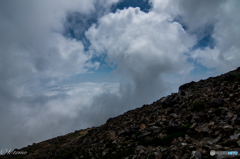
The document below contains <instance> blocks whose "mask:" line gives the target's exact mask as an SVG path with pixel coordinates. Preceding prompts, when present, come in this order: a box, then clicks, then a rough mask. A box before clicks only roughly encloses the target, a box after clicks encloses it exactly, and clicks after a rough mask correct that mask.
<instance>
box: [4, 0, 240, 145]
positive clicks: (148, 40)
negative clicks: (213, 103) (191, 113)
mask: <svg viewBox="0 0 240 159" xmlns="http://www.w3.org/2000/svg"><path fill="white" fill-rule="evenodd" d="M117 2H118V0H111V1H109V0H100V1H99V0H84V1H78V0H72V1H58V0H56V1H55V0H51V1H47V0H46V1H27V0H25V1H9V0H8V1H7V0H3V1H1V2H0V22H1V23H0V75H1V76H0V126H1V127H0V131H1V138H0V143H1V144H0V149H2V148H16V147H18V148H20V147H23V146H27V144H31V143H32V142H39V141H41V140H45V139H48V138H51V137H55V136H57V135H62V134H65V133H68V132H71V131H74V130H79V129H81V128H86V127H90V126H97V125H100V124H103V123H104V122H105V121H106V120H107V119H108V118H109V117H113V116H116V115H119V114H121V113H123V112H125V111H127V110H129V109H133V108H136V107H139V106H142V105H143V104H147V103H151V102H153V101H154V100H157V99H159V98H160V97H162V96H163V95H167V94H169V93H171V92H176V91H177V88H178V86H179V85H180V84H183V83H184V82H189V81H191V80H193V79H194V80H199V79H198V78H201V77H206V73H205V74H200V75H199V76H197V77H196V76H193V75H192V73H193V72H197V70H198V67H197V66H199V65H200V66H201V65H202V66H205V67H206V68H213V69H214V70H215V72H214V73H213V74H211V75H215V74H219V73H223V72H225V71H229V70H231V69H234V68H236V67H238V66H239V62H238V61H240V54H239V51H240V35H239V34H240V31H239V26H240V20H239V18H238V15H239V9H238V6H239V1H237V0H236V1H221V0H216V1H208V0H203V1H199V0H194V1H193V0H180V1H174V0H150V1H149V3H151V6H152V8H151V9H150V10H149V12H147V13H146V12H142V11H141V10H140V9H139V8H132V7H129V8H127V9H124V10H118V11H117V12H115V13H110V11H111V6H112V5H115V4H116V3H117ZM123 2H124V1H123ZM209 27H210V28H212V29H211V31H209V32H208V34H209V36H210V37H211V39H212V40H213V41H214V43H212V44H211V45H213V46H210V45H209V46H208V45H207V46H204V47H200V46H198V43H199V41H200V40H201V39H202V38H203V37H204V36H205V35H204V34H205V32H207V31H206V30H208V28H209ZM206 44H209V42H208V41H207V42H206ZM87 46H89V48H87ZM86 50H87V51H86ZM93 57H94V58H95V60H92V58H93ZM100 57H106V58H105V63H106V64H108V65H109V66H114V67H116V68H117V69H116V70H114V71H113V72H112V74H111V77H112V78H115V79H117V81H118V83H108V82H103V83H99V82H96V83H91V82H84V83H81V82H79V83H77V82H75V84H71V83H70V84H66V83H64V81H67V80H69V79H71V78H72V77H73V76H76V75H79V74H85V73H89V72H92V73H93V74H94V71H98V68H99V67H100V66H101V62H102V59H101V60H97V59H98V58H99V59H100ZM93 61H94V62H93ZM114 67H113V68H114ZM102 75H103V76H104V74H102ZM209 76H210V75H209ZM76 83H77V84H76Z"/></svg>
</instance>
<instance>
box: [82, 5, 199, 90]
mask: <svg viewBox="0 0 240 159" xmlns="http://www.w3.org/2000/svg"><path fill="white" fill-rule="evenodd" d="M86 36H87V38H89V39H90V42H91V44H92V45H91V46H92V49H94V50H95V52H98V53H105V52H106V53H107V59H106V61H107V62H108V63H109V64H116V65H117V66H118V68H117V70H116V71H117V72H118V74H122V75H123V76H124V78H130V79H131V80H133V81H134V83H135V82H137V81H139V82H140V83H141V82H143V81H144V82H147V81H148V82H150V83H151V81H152V80H156V82H157V79H159V77H160V75H161V74H162V73H177V72H181V73H182V74H184V73H188V72H189V71H190V70H191V69H192V68H193V67H192V66H191V64H189V63H187V58H188V57H187V56H186V55H185V53H186V52H188V51H189V50H188V49H189V48H190V47H192V46H193V45H194V42H195V41H194V40H195V39H194V36H189V34H187V33H186V32H185V31H184V29H183V28H182V26H181V25H180V24H179V23H177V22H172V21H171V19H169V17H168V16H164V15H159V14H156V13H155V12H149V13H145V12H142V11H140V9H139V8H128V9H124V10H121V11H120V10H119V11H118V12H116V13H110V14H108V15H106V16H104V17H102V18H101V19H100V20H99V26H92V27H91V28H90V29H89V30H88V32H86ZM144 82H143V83H144ZM140 83H139V85H141V86H142V85H143V83H142V84H140Z"/></svg>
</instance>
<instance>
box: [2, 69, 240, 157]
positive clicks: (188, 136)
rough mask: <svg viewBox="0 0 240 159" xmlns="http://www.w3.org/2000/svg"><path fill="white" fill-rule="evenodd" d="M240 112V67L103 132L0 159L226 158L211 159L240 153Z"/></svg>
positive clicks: (185, 87) (125, 117)
mask: <svg viewBox="0 0 240 159" xmlns="http://www.w3.org/2000/svg"><path fill="white" fill-rule="evenodd" d="M239 110H240V67H239V68H237V69H236V70H234V71H231V72H228V73H226V74H223V75H220V76H217V77H210V78H208V79H206V80H200V81H199V82H191V83H187V84H184V85H182V86H180V87H179V92H178V93H173V94H171V95H169V96H166V97H163V98H161V99H159V100H158V101H156V102H153V103H152V104H150V105H143V106H142V107H141V108H137V109H135V110H130V111H128V112H126V113H124V114H123V115H120V116H117V117H115V118H110V119H108V120H107V122H106V123H105V124H104V125H102V126H100V127H93V128H89V129H85V130H80V131H75V132H73V133H69V134H67V135H64V136H59V137H56V138H53V139H50V140H46V141H43V142H40V143H37V144H33V145H31V146H27V147H24V148H22V149H18V150H15V151H26V152H27V154H26V155H13V154H12V155H10V154H7V155H5V156H0V158H1V157H2V158H35V159H36V158H56V159H61V158H62V159H63V158H64V159H71V158H74V159H98V158H104V159H122V158H124V159H154V158H159V159H160V158H162V159H181V158H186V159H189V158H193V157H194V156H195V157H196V158H202V159H203V158H226V156H216V155H215V156H214V157H212V156H210V151H211V150H215V151H228V150H238V152H239V153H240V137H239V135H240V112H239ZM200 156H201V157H200ZM228 157H229V156H228ZM235 158H240V156H239V155H237V156H235Z"/></svg>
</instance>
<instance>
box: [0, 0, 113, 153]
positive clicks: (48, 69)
mask: <svg viewBox="0 0 240 159" xmlns="http://www.w3.org/2000/svg"><path fill="white" fill-rule="evenodd" d="M101 2H102V3H101V4H99V5H102V6H104V7H111V4H112V3H116V2H117V0H112V1H108V2H106V1H101ZM104 2H106V3H104ZM97 3H99V1H96V0H84V1H76V0H72V1H68V2H66V1H56V0H52V1H47V0H43V1H36V2H33V1H28V0H25V1H21V2H20V1H11V0H10V1H5V0H3V1H1V2H0V21H1V25H0V74H1V77H0V99H1V103H0V110H1V111H0V119H1V121H0V125H1V128H0V129H1V132H2V133H1V134H2V137H1V141H0V143H1V144H0V148H16V147H18V148H20V147H22V146H25V145H26V144H29V143H31V142H36V141H40V140H43V139H47V138H50V137H53V136H56V135H59V133H61V134H63V132H64V133H66V131H64V130H68V131H69V129H70V127H71V126H69V127H68V126H65V127H61V126H60V125H61V123H63V124H64V125H67V124H69V123H67V122H70V121H72V120H73V118H76V115H78V112H79V111H80V108H79V107H81V106H82V107H84V106H85V105H89V104H90V103H89V100H90V99H91V98H92V96H90V95H89V94H88V95H89V97H87V96H85V94H87V92H88V91H89V88H88V87H85V86H84V85H81V86H79V87H81V88H82V89H83V90H84V91H82V92H78V91H77V92H76V93H73V92H71V93H72V94H68V93H70V92H67V91H65V92H64V91H60V90H58V91H57V92H55V93H56V94H55V95H54V96H49V94H51V93H49V92H48V93H49V94H47V93H46V94H45V92H46V90H49V87H53V86H57V85H59V84H60V83H61V81H63V80H66V79H68V78H70V77H71V76H74V75H77V74H83V73H86V72H87V71H88V70H89V69H90V68H91V69H97V68H98V66H99V62H91V58H92V54H90V53H89V52H86V51H84V49H85V48H84V45H83V43H82V42H81V41H77V40H76V39H73V38H67V37H65V36H63V35H62V34H63V32H64V29H65V28H64V23H65V21H66V17H67V15H68V14H70V13H72V12H78V13H79V14H84V15H88V14H92V13H93V12H95V10H96V8H97V6H98V5H97ZM85 29H87V28H85ZM89 87H91V86H89ZM96 87H98V86H95V85H94V86H92V87H91V90H92V91H97V90H96V89H95V88H96ZM98 89H100V86H99V88H98ZM102 89H103V90H104V87H101V89H100V90H102ZM71 90H74V89H73V88H71ZM83 92H84V93H83ZM97 92H99V91H97ZM75 94H78V95H79V96H80V97H84V98H80V97H76V96H75ZM91 94H92V95H96V93H94V92H91ZM80 114H81V113H80ZM69 125H71V124H69ZM80 125H81V124H80ZM86 125H88V124H87V122H85V125H84V124H83V125H82V127H85V126H86ZM73 127H74V126H72V127H71V128H73ZM75 128H76V125H75ZM46 131H49V133H46ZM39 132H42V133H41V134H43V135H39V134H38V133H39ZM37 134H38V135H37Z"/></svg>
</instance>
